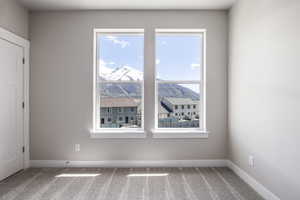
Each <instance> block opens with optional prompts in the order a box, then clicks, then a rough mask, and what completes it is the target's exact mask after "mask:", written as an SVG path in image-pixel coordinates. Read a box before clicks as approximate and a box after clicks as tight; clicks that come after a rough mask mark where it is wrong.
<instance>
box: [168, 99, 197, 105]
mask: <svg viewBox="0 0 300 200" xmlns="http://www.w3.org/2000/svg"><path fill="white" fill-rule="evenodd" d="M164 99H165V100H167V101H168V102H170V103H171V104H173V105H188V104H189V105H196V104H198V103H199V101H196V100H192V99H190V98H176V97H165V98H164Z"/></svg>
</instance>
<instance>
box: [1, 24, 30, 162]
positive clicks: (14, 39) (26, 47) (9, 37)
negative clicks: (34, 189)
mask: <svg viewBox="0 0 300 200" xmlns="http://www.w3.org/2000/svg"><path fill="white" fill-rule="evenodd" d="M0 39H3V40H6V41H8V42H10V43H13V44H15V45H17V46H20V47H22V48H23V56H24V63H23V67H24V68H23V90H24V91H23V94H24V97H23V101H24V114H23V116H24V117H23V138H24V139H23V146H24V148H25V152H24V156H23V168H28V167H29V166H30V162H29V160H30V159H29V157H30V154H29V152H30V151H29V111H30V110H29V73H30V66H29V53H30V42H29V41H28V40H26V39H24V38H22V37H20V36H18V35H16V34H14V33H12V32H10V31H8V30H5V29H3V28H1V27H0ZM21 150H22V149H20V151H21Z"/></svg>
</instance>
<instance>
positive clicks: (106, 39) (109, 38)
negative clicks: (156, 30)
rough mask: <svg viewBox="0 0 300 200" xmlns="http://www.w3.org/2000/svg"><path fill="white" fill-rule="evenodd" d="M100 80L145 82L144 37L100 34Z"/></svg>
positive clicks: (98, 53) (98, 44)
mask: <svg viewBox="0 0 300 200" xmlns="http://www.w3.org/2000/svg"><path fill="white" fill-rule="evenodd" d="M97 63H98V77H97V78H98V80H109V81H116V80H118V81H129V80H143V71H144V36H143V35H141V34H98V36H97Z"/></svg>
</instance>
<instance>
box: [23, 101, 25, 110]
mask: <svg viewBox="0 0 300 200" xmlns="http://www.w3.org/2000/svg"><path fill="white" fill-rule="evenodd" d="M22 108H23V109H24V108H25V102H24V101H23V102H22Z"/></svg>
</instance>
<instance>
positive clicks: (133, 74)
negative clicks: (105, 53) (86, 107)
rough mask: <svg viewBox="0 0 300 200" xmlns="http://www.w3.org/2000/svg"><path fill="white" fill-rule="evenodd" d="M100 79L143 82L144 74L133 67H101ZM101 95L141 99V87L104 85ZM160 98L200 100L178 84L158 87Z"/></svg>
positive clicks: (135, 85)
mask: <svg viewBox="0 0 300 200" xmlns="http://www.w3.org/2000/svg"><path fill="white" fill-rule="evenodd" d="M100 77H101V79H103V80H107V81H138V80H143V72H140V71H138V70H136V69H134V68H132V67H129V66H123V67H119V68H115V69H112V68H110V67H107V66H106V65H101V68H100ZM103 86H104V87H103V88H102V90H101V95H103V96H107V97H122V96H126V97H128V96H131V97H135V98H136V97H141V87H140V85H139V84H137V83H117V84H103ZM158 91H159V92H158V94H159V96H160V97H177V98H191V99H199V94H197V93H196V92H194V91H193V90H191V89H189V88H187V87H183V86H181V85H178V84H161V85H159V87H158Z"/></svg>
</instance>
